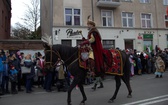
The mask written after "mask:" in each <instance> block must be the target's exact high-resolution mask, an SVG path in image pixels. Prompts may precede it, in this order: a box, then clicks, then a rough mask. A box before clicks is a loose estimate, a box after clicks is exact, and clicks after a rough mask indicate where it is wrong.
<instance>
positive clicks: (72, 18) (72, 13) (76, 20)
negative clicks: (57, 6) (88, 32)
mask: <svg viewBox="0 0 168 105" xmlns="http://www.w3.org/2000/svg"><path fill="white" fill-rule="evenodd" d="M80 23H81V11H80V9H72V8H65V24H66V25H81V24H80Z"/></svg>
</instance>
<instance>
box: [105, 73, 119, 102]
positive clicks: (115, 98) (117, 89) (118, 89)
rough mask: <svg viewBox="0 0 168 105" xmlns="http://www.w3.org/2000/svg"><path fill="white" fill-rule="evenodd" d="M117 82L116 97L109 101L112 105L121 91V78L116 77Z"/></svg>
mask: <svg viewBox="0 0 168 105" xmlns="http://www.w3.org/2000/svg"><path fill="white" fill-rule="evenodd" d="M115 81H116V90H115V92H114V95H113V96H112V98H111V99H110V100H109V101H108V102H109V103H112V102H113V101H114V99H116V97H117V94H118V91H119V89H120V86H121V79H120V76H115Z"/></svg>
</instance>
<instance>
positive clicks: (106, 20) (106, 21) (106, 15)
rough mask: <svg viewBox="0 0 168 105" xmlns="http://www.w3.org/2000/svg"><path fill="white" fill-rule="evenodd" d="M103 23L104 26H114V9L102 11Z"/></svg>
mask: <svg viewBox="0 0 168 105" xmlns="http://www.w3.org/2000/svg"><path fill="white" fill-rule="evenodd" d="M101 14H102V24H103V26H107V27H109V26H112V24H113V21H112V20H113V19H112V18H113V17H112V11H102V13H101Z"/></svg>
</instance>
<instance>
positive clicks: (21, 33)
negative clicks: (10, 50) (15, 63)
mask: <svg viewBox="0 0 168 105" xmlns="http://www.w3.org/2000/svg"><path fill="white" fill-rule="evenodd" d="M12 32H13V36H12V38H17V39H29V38H30V37H31V34H32V32H31V31H30V30H29V29H27V28H26V27H25V26H23V25H22V24H20V23H16V26H15V27H12Z"/></svg>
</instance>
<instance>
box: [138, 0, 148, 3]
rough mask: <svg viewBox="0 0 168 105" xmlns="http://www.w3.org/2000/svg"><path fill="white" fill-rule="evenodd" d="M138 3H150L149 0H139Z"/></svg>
mask: <svg viewBox="0 0 168 105" xmlns="http://www.w3.org/2000/svg"><path fill="white" fill-rule="evenodd" d="M140 3H150V1H149V0H140Z"/></svg>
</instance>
